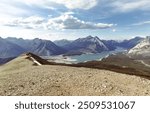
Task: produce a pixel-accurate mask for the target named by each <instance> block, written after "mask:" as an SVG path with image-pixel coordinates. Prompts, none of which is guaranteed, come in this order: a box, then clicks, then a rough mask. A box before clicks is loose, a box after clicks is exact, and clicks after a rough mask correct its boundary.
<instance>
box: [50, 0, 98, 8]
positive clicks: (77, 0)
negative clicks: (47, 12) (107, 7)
mask: <svg viewBox="0 0 150 113" xmlns="http://www.w3.org/2000/svg"><path fill="white" fill-rule="evenodd" d="M51 1H53V2H56V3H59V4H63V5H65V6H66V7H67V8H69V9H77V8H78V9H85V10H87V9H90V8H93V7H94V6H96V5H97V4H98V1H99V0H51Z"/></svg>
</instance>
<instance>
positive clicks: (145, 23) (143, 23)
mask: <svg viewBox="0 0 150 113" xmlns="http://www.w3.org/2000/svg"><path fill="white" fill-rule="evenodd" d="M147 24H150V21H144V22H139V23H135V24H132V25H133V26H140V25H147Z"/></svg>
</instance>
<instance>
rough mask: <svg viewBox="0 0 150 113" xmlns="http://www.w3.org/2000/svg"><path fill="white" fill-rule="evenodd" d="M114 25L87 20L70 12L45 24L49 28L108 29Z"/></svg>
mask: <svg viewBox="0 0 150 113" xmlns="http://www.w3.org/2000/svg"><path fill="white" fill-rule="evenodd" d="M113 26H114V24H105V23H92V22H85V21H82V20H79V19H78V18H76V17H74V16H72V15H70V14H63V15H61V16H59V17H56V18H52V19H49V21H48V23H46V25H45V27H46V28H47V29H54V28H57V29H106V28H110V27H113Z"/></svg>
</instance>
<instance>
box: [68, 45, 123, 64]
mask: <svg viewBox="0 0 150 113" xmlns="http://www.w3.org/2000/svg"><path fill="white" fill-rule="evenodd" d="M124 51H126V50H125V49H123V48H117V49H116V50H114V51H105V52H101V53H96V54H82V55H76V56H70V58H71V59H72V60H73V62H74V63H79V62H86V61H92V60H101V59H102V58H105V57H107V56H109V55H110V54H115V53H119V52H124Z"/></svg>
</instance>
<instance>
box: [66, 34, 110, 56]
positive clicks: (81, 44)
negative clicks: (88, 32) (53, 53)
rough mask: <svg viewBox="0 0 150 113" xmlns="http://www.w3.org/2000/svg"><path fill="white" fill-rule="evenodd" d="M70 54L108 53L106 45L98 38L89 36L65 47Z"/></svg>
mask: <svg viewBox="0 0 150 113" xmlns="http://www.w3.org/2000/svg"><path fill="white" fill-rule="evenodd" d="M63 47H64V48H65V49H67V50H68V51H69V53H77V54H78V53H79V54H82V53H100V52H102V51H108V50H109V49H108V48H107V47H106V45H105V44H104V43H103V42H102V41H101V40H100V39H99V38H98V37H92V36H88V37H86V38H79V39H77V40H75V41H73V42H72V43H70V44H67V45H65V46H63Z"/></svg>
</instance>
